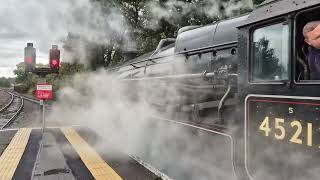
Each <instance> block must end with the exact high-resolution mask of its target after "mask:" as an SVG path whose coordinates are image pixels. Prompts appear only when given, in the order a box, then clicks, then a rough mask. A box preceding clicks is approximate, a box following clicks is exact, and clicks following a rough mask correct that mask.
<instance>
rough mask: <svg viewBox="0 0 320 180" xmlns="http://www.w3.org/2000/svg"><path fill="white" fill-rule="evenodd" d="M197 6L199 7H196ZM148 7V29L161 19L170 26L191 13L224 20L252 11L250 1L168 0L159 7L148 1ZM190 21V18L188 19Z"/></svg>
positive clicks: (155, 3) (156, 2) (157, 3)
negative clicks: (149, 19)
mask: <svg viewBox="0 0 320 180" xmlns="http://www.w3.org/2000/svg"><path fill="white" fill-rule="evenodd" d="M196 4H198V5H200V7H198V8H197V7H196V6H195V5H196ZM148 7H149V9H150V11H151V15H152V19H151V22H150V28H157V27H158V23H159V22H160V20H161V19H165V20H166V21H167V22H169V23H171V24H175V23H177V22H179V21H180V20H181V19H182V18H184V17H188V16H190V14H191V13H196V14H203V15H205V16H207V17H210V18H218V19H221V18H225V17H232V16H235V15H239V12H240V11H241V10H244V9H252V8H253V2H252V0H240V1H239V0H205V1H193V2H192V3H190V2H184V1H179V0H170V1H167V2H166V3H164V4H163V5H160V4H159V2H158V1H150V2H149V3H148ZM189 18H191V19H192V17H189Z"/></svg>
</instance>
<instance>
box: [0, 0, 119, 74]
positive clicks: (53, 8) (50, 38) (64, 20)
mask: <svg viewBox="0 0 320 180" xmlns="http://www.w3.org/2000/svg"><path fill="white" fill-rule="evenodd" d="M102 14H103V13H101V11H100V10H99V9H97V6H95V5H94V4H92V3H90V0H65V1H52V0H6V1H0V77H1V76H6V77H8V76H14V74H13V70H14V68H15V66H16V64H18V63H19V62H23V56H24V47H25V46H26V44H27V43H28V42H32V43H34V47H35V48H36V49H37V63H46V64H47V63H48V51H49V49H50V48H51V46H52V45H53V44H56V45H58V46H59V47H60V49H61V50H62V48H61V46H62V45H61V44H62V43H61V42H62V40H63V39H65V38H66V36H67V34H68V33H69V32H73V33H77V34H80V35H81V37H84V38H85V39H87V40H90V41H94V42H102V43H103V42H106V41H107V38H110V36H108V33H107V32H108V31H118V29H120V28H123V25H122V24H121V19H120V18H119V17H120V16H119V15H118V14H117V13H110V14H108V16H107V17H106V16H103V15H102ZM117 28H118V29H117ZM62 53H63V52H62ZM62 60H64V59H63V54H62Z"/></svg>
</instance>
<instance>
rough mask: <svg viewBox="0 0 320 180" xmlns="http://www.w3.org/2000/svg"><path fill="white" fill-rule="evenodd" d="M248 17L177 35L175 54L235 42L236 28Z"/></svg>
mask: <svg viewBox="0 0 320 180" xmlns="http://www.w3.org/2000/svg"><path fill="white" fill-rule="evenodd" d="M247 17H248V16H247V15H246V16H241V17H237V18H233V19H229V20H224V21H220V22H217V23H215V24H212V25H207V26H203V27H199V28H196V29H192V30H189V31H185V32H182V33H180V34H179V35H178V37H177V40H176V45H175V52H176V53H179V52H183V51H189V50H193V49H200V48H205V47H213V46H219V45H223V44H227V43H236V42H237V35H238V32H237V26H239V25H240V24H241V23H243V22H244V21H245V20H246V18H247Z"/></svg>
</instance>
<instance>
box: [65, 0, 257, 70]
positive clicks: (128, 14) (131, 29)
mask: <svg viewBox="0 0 320 180" xmlns="http://www.w3.org/2000/svg"><path fill="white" fill-rule="evenodd" d="M175 1H176V4H175V5H170V3H171V1H169V0H92V2H93V3H95V4H96V5H97V6H98V7H100V8H101V9H102V10H103V13H105V15H106V16H108V15H109V14H110V13H112V12H113V11H114V10H116V11H119V12H121V14H122V15H123V17H124V19H125V21H126V23H127V25H128V26H126V27H124V29H123V32H111V34H112V35H111V37H110V39H108V40H107V41H108V42H88V41H87V40H85V39H83V37H81V36H80V35H75V34H73V33H74V32H70V34H69V35H68V36H67V37H66V39H65V40H64V41H63V43H64V46H63V48H64V50H65V51H64V53H69V54H70V55H69V56H68V57H69V59H68V62H81V60H80V56H83V55H84V54H85V57H81V58H85V61H86V62H88V63H87V64H86V65H88V66H87V67H88V68H89V70H97V69H99V68H101V67H105V68H106V67H110V66H115V65H117V64H119V63H122V62H124V61H126V60H128V59H126V55H127V54H128V53H129V52H130V53H132V52H134V51H136V52H137V55H142V54H145V53H147V52H150V51H153V50H154V49H155V48H156V47H157V45H158V43H159V41H160V40H161V39H164V38H172V37H176V34H177V31H178V30H179V29H180V28H181V27H184V26H189V25H206V24H209V23H212V22H214V21H217V20H220V19H225V18H228V15H230V12H228V13H227V10H226V9H224V6H223V5H222V4H223V3H226V2H230V1H231V0H220V1H217V2H214V3H215V6H217V7H218V8H217V10H216V11H218V12H215V13H216V14H217V15H216V16H214V15H212V16H208V14H207V11H208V9H207V8H208V7H210V6H212V4H210V3H213V2H212V1H208V0H175ZM255 3H259V0H255ZM152 7H159V8H160V9H161V10H166V12H167V10H169V11H168V12H170V13H168V15H167V16H166V17H155V16H157V15H156V14H154V9H153V8H152ZM186 7H187V8H186ZM248 11H249V9H239V10H233V11H232V13H231V15H232V16H236V15H240V14H242V13H246V12H248ZM155 21H156V22H155ZM109 31H110V30H109ZM109 31H108V33H110V32H109ZM121 33H122V34H121ZM79 46H81V47H79ZM79 49H81V50H84V49H85V51H86V52H79Z"/></svg>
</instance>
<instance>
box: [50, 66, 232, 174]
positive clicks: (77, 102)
mask: <svg viewBox="0 0 320 180" xmlns="http://www.w3.org/2000/svg"><path fill="white" fill-rule="evenodd" d="M156 84H158V82H156V83H152V82H151V83H150V84H148V83H147V84H144V83H139V82H134V83H132V82H130V83H128V82H123V81H120V80H119V79H117V78H116V77H113V76H112V75H110V74H108V73H106V72H105V71H99V72H96V73H89V74H88V73H84V74H78V75H76V76H75V77H74V78H73V80H72V81H70V82H69V84H68V86H65V88H63V89H62V90H61V91H60V92H59V93H58V94H59V97H58V99H59V101H57V102H56V103H55V104H54V105H53V109H52V112H51V114H50V116H49V118H48V124H49V125H56V124H52V123H51V122H54V121H56V120H59V121H60V123H61V124H60V125H63V126H65V125H68V124H69V125H72V124H77V125H81V126H83V127H87V128H90V129H92V130H94V131H95V132H96V133H97V134H99V135H100V136H101V137H102V141H100V142H97V147H96V148H98V149H99V148H100V147H106V144H107V146H110V147H111V148H112V149H114V148H115V149H117V150H118V151H121V152H124V153H126V154H130V155H132V156H136V157H139V158H140V159H142V160H144V161H146V162H148V163H149V164H151V165H153V166H154V167H156V168H158V169H159V170H160V171H162V172H164V173H166V174H167V175H169V176H170V177H171V178H174V179H184V180H187V179H234V178H235V174H234V173H233V167H232V160H231V157H232V148H231V143H232V142H231V140H230V139H229V138H228V137H225V136H221V135H217V134H214V133H210V132H205V131H201V130H197V129H196V128H192V127H185V126H183V125H178V124H175V123H173V122H169V121H167V120H165V119H158V118H155V117H159V116H160V117H161V116H162V115H161V114H160V112H159V111H158V110H157V109H156V108H154V107H153V106H151V105H150V104H148V103H147V102H146V98H148V97H150V93H155V94H157V93H161V92H159V91H162V89H161V88H159V87H160V86H157V85H156ZM163 87H166V94H163V93H162V94H163V95H162V96H161V98H163V99H170V97H171V96H172V95H174V96H178V95H179V94H178V92H177V90H176V89H175V88H173V87H172V86H171V88H170V85H169V84H167V85H164V86H163ZM182 120H183V119H182ZM58 125H59V124H58ZM103 150H104V151H105V152H106V153H108V150H106V149H103ZM109 153H110V152H109Z"/></svg>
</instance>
